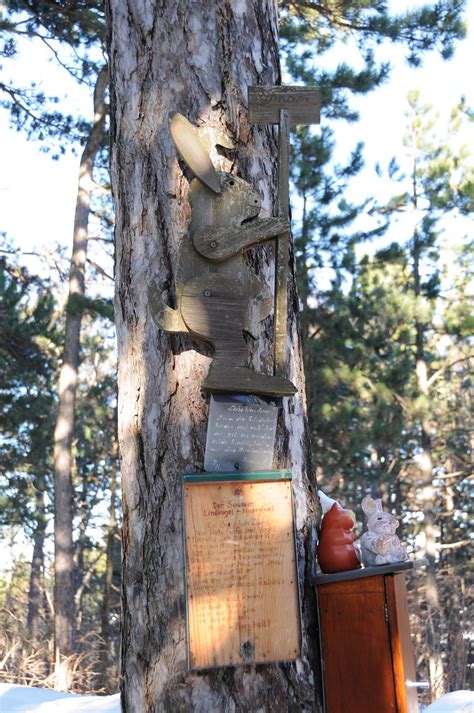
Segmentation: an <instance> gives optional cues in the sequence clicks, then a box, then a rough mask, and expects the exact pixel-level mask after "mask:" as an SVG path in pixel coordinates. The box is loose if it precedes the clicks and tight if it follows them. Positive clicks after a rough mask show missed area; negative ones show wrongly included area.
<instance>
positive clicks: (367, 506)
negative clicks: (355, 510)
mask: <svg viewBox="0 0 474 713" xmlns="http://www.w3.org/2000/svg"><path fill="white" fill-rule="evenodd" d="M361 507H362V510H363V511H364V512H365V514H366V515H367V516H369V515H372V513H373V512H375V511H376V509H377V506H376V503H375V500H374V499H373V498H371V497H370V495H367V496H366V497H365V498H364V499H363V500H362V502H361Z"/></svg>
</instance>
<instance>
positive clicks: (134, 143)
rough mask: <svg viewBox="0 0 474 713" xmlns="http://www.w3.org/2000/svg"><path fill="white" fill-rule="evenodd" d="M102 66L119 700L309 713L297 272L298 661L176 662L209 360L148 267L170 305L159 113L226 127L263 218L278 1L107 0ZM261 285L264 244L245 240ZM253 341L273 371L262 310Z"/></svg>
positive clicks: (180, 200)
mask: <svg viewBox="0 0 474 713" xmlns="http://www.w3.org/2000/svg"><path fill="white" fill-rule="evenodd" d="M106 8H107V13H108V32H109V38H108V39H109V57H110V71H111V110H112V117H111V133H112V136H111V161H112V184H113V192H114V200H115V206H116V220H117V223H116V278H117V281H116V323H117V335H118V346H119V414H118V418H119V444H120V451H121V458H122V467H121V477H122V488H123V601H122V607H123V626H122V706H123V711H124V713H127V712H128V713H130V712H134V713H138V712H140V713H145V712H149V711H150V712H151V711H154V712H158V711H163V712H165V711H166V712H169V711H172V710H176V711H203V712H204V711H205V712H206V713H207V712H208V711H213V712H216V713H217V712H218V711H244V710H246V711H257V710H262V711H263V710H265V711H270V710H271V711H287V710H293V711H299V712H302V711H320V710H321V698H320V683H319V678H318V676H315V674H314V668H315V660H316V659H317V656H316V654H315V641H316V639H317V629H316V621H317V617H316V603H315V596H314V588H313V586H312V581H311V577H312V575H313V574H314V568H315V523H316V520H317V517H318V515H319V511H318V509H317V506H316V504H315V499H314V496H313V487H312V486H311V484H310V479H311V474H310V466H309V461H308V459H309V443H308V435H307V429H306V421H305V407H306V404H305V398H304V374H303V366H302V357H301V351H300V344H299V338H298V322H297V312H298V301H297V295H296V289H295V280H294V271H292V274H291V278H290V294H289V313H290V314H289V325H288V334H289V338H288V350H289V352H290V357H289V377H290V378H291V379H292V381H293V382H294V383H295V384H296V385H297V386H298V394H297V395H296V396H295V397H294V398H291V399H284V400H283V401H284V406H283V409H282V411H283V413H282V417H281V419H280V423H279V429H278V435H277V443H276V452H277V458H276V465H277V467H286V466H288V467H289V468H291V470H292V473H293V488H294V495H295V502H296V527H297V550H298V565H299V577H300V585H301V600H302V602H301V603H302V618H303V641H302V651H303V653H302V657H301V659H300V660H298V662H297V663H291V664H275V665H264V666H263V665H262V666H260V665H259V666H257V667H242V668H223V669H220V670H213V671H206V672H202V673H200V674H195V673H190V672H188V671H187V669H186V651H185V649H186V645H185V633H184V631H185V627H184V574H183V568H182V533H181V526H182V512H181V476H182V474H184V473H186V472H196V471H200V470H202V468H203V460H204V443H205V435H206V424H207V409H208V399H207V397H206V395H205V394H204V393H203V392H202V391H201V389H200V384H201V382H202V380H203V378H204V377H205V375H206V371H207V369H208V366H209V363H210V359H209V357H208V356H207V355H206V354H205V353H204V352H203V349H202V348H201V346H198V345H197V344H195V343H193V342H191V340H190V339H189V338H188V337H183V336H170V335H168V334H166V333H164V332H163V331H161V330H160V329H158V328H157V327H156V326H155V325H154V323H153V320H152V318H151V315H150V312H149V307H148V298H147V288H148V285H149V284H151V283H152V282H153V281H154V282H155V283H156V284H157V285H158V288H159V291H160V292H161V294H162V296H163V298H164V299H165V300H166V301H168V303H169V304H172V303H173V298H174V276H175V267H176V261H177V254H178V249H179V243H180V240H181V238H182V237H183V235H184V234H185V232H186V228H187V225H188V223H189V218H190V207H189V204H188V201H187V193H188V181H187V180H186V179H185V177H184V176H183V174H182V171H181V168H180V166H179V164H178V162H177V160H176V151H175V149H174V147H173V144H172V141H171V138H170V135H169V128H168V116H169V114H170V112H173V111H179V112H181V113H182V114H184V115H185V116H186V117H187V118H188V119H189V120H190V121H191V122H192V123H194V124H200V125H207V126H212V127H215V128H220V129H223V130H224V131H225V132H226V134H227V135H228V136H230V137H232V139H233V140H234V141H235V143H236V152H235V153H234V154H227V155H232V162H231V160H230V159H221V164H220V168H222V167H223V166H224V167H225V169H226V170H229V169H232V170H233V172H234V173H236V174H238V175H240V176H242V177H243V178H245V179H246V180H248V181H250V182H251V183H252V184H253V185H254V187H255V188H256V189H257V190H259V191H260V192H261V193H262V194H263V199H264V202H263V205H264V209H265V210H264V211H262V213H261V217H265V212H266V215H267V216H269V215H270V214H271V211H272V210H273V215H276V212H277V211H276V207H275V198H276V193H277V191H276V186H275V177H276V174H277V170H276V158H277V148H276V146H277V144H276V132H275V131H274V130H273V129H268V128H265V127H251V126H250V125H249V124H248V113H247V106H246V103H247V88H248V86H249V85H253V84H262V85H263V84H267V85H272V84H277V83H279V80H280V74H279V64H278V35H277V11H276V5H275V4H274V2H273V1H272V0H263V1H261V0H260V1H257V0H240V2H230V1H229V0H224V1H223V2H219V3H215V2H212V1H211V0H199V2H197V0H193V1H192V2H186V3H183V2H180V0H167V2H166V3H164V2H159V1H158V0H150V1H149V2H147V3H137V2H132V0H107V2H106ZM252 256H253V261H254V264H255V265H256V269H257V270H258V271H259V273H260V274H261V275H262V276H263V277H264V278H265V279H266V280H267V281H268V284H271V277H272V272H273V252H272V249H271V248H268V247H260V248H256V249H254V250H253V251H252ZM261 326H262V335H261V337H260V338H259V339H258V340H256V343H255V344H254V348H253V351H252V364H253V366H254V368H256V369H258V370H261V371H266V372H267V373H270V371H271V354H272V339H271V332H272V323H271V320H266V321H265V322H264V323H263V324H262V325H261Z"/></svg>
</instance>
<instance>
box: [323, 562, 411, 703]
mask: <svg viewBox="0 0 474 713" xmlns="http://www.w3.org/2000/svg"><path fill="white" fill-rule="evenodd" d="M412 566H413V565H412V563H411V562H404V563H400V564H397V565H383V566H380V567H370V568H365V569H360V570H352V571H350V572H341V573H338V574H332V575H331V574H330V575H320V576H319V577H317V592H318V599H319V616H320V636H321V648H322V665H323V678H324V694H325V710H326V713H349V711H350V712H351V713H418V703H417V694H416V687H415V684H414V682H415V670H414V663H413V655H412V651H411V644H410V628H409V620H408V609H407V599H406V588H405V573H404V570H406V569H410V568H411V567H412ZM407 684H408V685H407Z"/></svg>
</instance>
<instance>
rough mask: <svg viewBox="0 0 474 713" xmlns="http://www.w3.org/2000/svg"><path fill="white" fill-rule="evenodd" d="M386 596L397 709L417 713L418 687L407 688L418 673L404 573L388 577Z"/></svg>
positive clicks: (407, 712)
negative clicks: (412, 647)
mask: <svg viewBox="0 0 474 713" xmlns="http://www.w3.org/2000/svg"><path fill="white" fill-rule="evenodd" d="M385 593H386V599H387V611H388V624H389V631H390V640H391V645H392V659H393V675H394V680H395V691H396V696H397V704H398V709H399V711H401V712H402V713H405V711H406V713H418V698H417V692H416V688H415V687H410V686H407V682H408V681H415V680H416V674H415V664H414V661H413V654H412V650H411V641H410V638H411V637H410V621H409V618H408V605H407V590H406V586H405V574H402V573H400V574H395V575H388V576H386V577H385Z"/></svg>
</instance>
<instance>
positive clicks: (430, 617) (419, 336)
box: [413, 179, 445, 700]
mask: <svg viewBox="0 0 474 713" xmlns="http://www.w3.org/2000/svg"><path fill="white" fill-rule="evenodd" d="M416 195H417V193H416V182H415V179H414V193H413V203H414V207H415V209H416ZM420 250H421V248H420V243H419V237H418V233H417V232H416V231H415V233H414V236H413V280H414V292H415V296H416V298H417V299H419V298H420V296H421V277H420ZM425 339H426V335H425V326H424V325H423V323H421V322H419V321H417V322H416V324H415V340H416V354H415V357H416V367H415V369H416V382H417V389H418V396H419V397H421V398H422V399H423V407H422V410H421V414H420V419H419V427H420V432H421V437H420V445H421V454H420V476H419V478H418V483H417V497H418V499H419V500H420V501H421V506H422V509H423V529H424V534H425V545H424V555H425V557H426V560H427V567H426V605H427V616H426V638H427V644H428V649H429V655H428V668H429V673H430V684H431V695H432V700H436V699H437V698H439V697H440V696H442V695H443V694H444V693H445V686H444V666H443V659H442V656H441V641H440V628H441V626H440V625H441V616H442V612H441V606H440V601H439V591H438V582H437V579H436V534H435V525H436V520H435V507H434V499H435V490H434V486H433V454H432V443H431V424H430V406H429V403H430V394H429V387H428V364H427V361H426V355H425Z"/></svg>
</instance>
